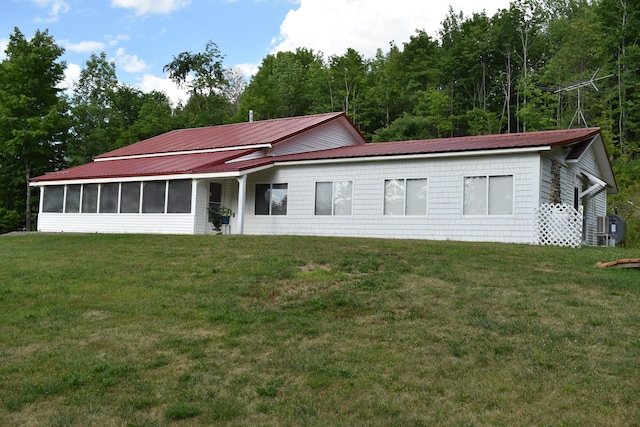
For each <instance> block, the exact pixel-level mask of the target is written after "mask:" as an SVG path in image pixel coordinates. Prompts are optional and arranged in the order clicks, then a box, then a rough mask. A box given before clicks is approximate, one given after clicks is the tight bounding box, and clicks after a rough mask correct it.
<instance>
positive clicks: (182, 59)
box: [163, 40, 228, 127]
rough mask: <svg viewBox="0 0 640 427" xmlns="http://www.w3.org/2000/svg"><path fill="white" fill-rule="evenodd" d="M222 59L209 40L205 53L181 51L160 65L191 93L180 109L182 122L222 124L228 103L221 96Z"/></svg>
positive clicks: (222, 89)
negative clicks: (166, 62)
mask: <svg viewBox="0 0 640 427" xmlns="http://www.w3.org/2000/svg"><path fill="white" fill-rule="evenodd" d="M223 58H224V56H223V55H222V54H221V53H220V50H219V49H218V46H217V45H216V44H215V43H214V42H213V41H211V40H210V41H208V42H207V43H206V45H205V50H204V52H198V53H192V52H182V53H180V54H178V56H174V57H173V61H171V62H170V63H168V64H167V65H165V66H164V67H163V70H164V72H166V73H168V74H169V78H170V79H171V80H173V81H174V82H175V83H176V84H177V85H178V86H180V87H184V88H187V89H189V91H190V92H191V96H190V97H189V100H188V101H187V104H186V105H185V107H184V109H182V111H179V112H181V113H183V114H185V117H183V123H184V124H185V125H187V126H190V127H194V126H205V125H215V124H221V123H223V122H224V121H225V120H226V118H227V117H228V102H227V100H226V98H225V96H224V90H225V88H226V87H227V86H228V84H227V80H226V73H227V71H226V70H225V69H224V67H223V66H222V60H223ZM185 119H186V120H185Z"/></svg>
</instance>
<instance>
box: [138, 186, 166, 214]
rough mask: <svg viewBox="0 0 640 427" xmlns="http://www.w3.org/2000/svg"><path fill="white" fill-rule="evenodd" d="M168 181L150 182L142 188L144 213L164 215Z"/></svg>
mask: <svg viewBox="0 0 640 427" xmlns="http://www.w3.org/2000/svg"><path fill="white" fill-rule="evenodd" d="M166 186H167V181H149V182H145V183H144V185H143V186H142V213H164V200H165V199H164V198H165V190H166Z"/></svg>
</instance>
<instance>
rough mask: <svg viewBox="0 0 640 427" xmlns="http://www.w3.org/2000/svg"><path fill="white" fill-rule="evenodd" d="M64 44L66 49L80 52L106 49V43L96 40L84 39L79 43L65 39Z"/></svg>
mask: <svg viewBox="0 0 640 427" xmlns="http://www.w3.org/2000/svg"><path fill="white" fill-rule="evenodd" d="M63 44H64V47H65V49H66V50H68V51H71V52H78V53H86V52H95V51H98V50H103V49H104V43H101V42H95V41H82V42H79V43H70V42H69V41H63Z"/></svg>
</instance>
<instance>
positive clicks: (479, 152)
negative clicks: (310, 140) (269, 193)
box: [274, 146, 551, 165]
mask: <svg viewBox="0 0 640 427" xmlns="http://www.w3.org/2000/svg"><path fill="white" fill-rule="evenodd" d="M549 150H551V147H549V146H539V147H527V148H505V149H496V150H474V151H458V152H446V153H420V154H393V155H373V156H358V157H338V158H332V159H311V160H286V161H278V158H277V157H276V158H274V162H275V164H276V165H313V164H327V163H356V162H372V161H378V162H380V161H392V160H415V159H427V158H433V159H437V158H445V157H474V156H495V155H500V154H524V153H536V152H540V151H549Z"/></svg>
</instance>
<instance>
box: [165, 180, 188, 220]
mask: <svg viewBox="0 0 640 427" xmlns="http://www.w3.org/2000/svg"><path fill="white" fill-rule="evenodd" d="M190 212H191V181H190V180H188V179H179V180H174V181H169V196H168V200H167V213H190Z"/></svg>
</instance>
